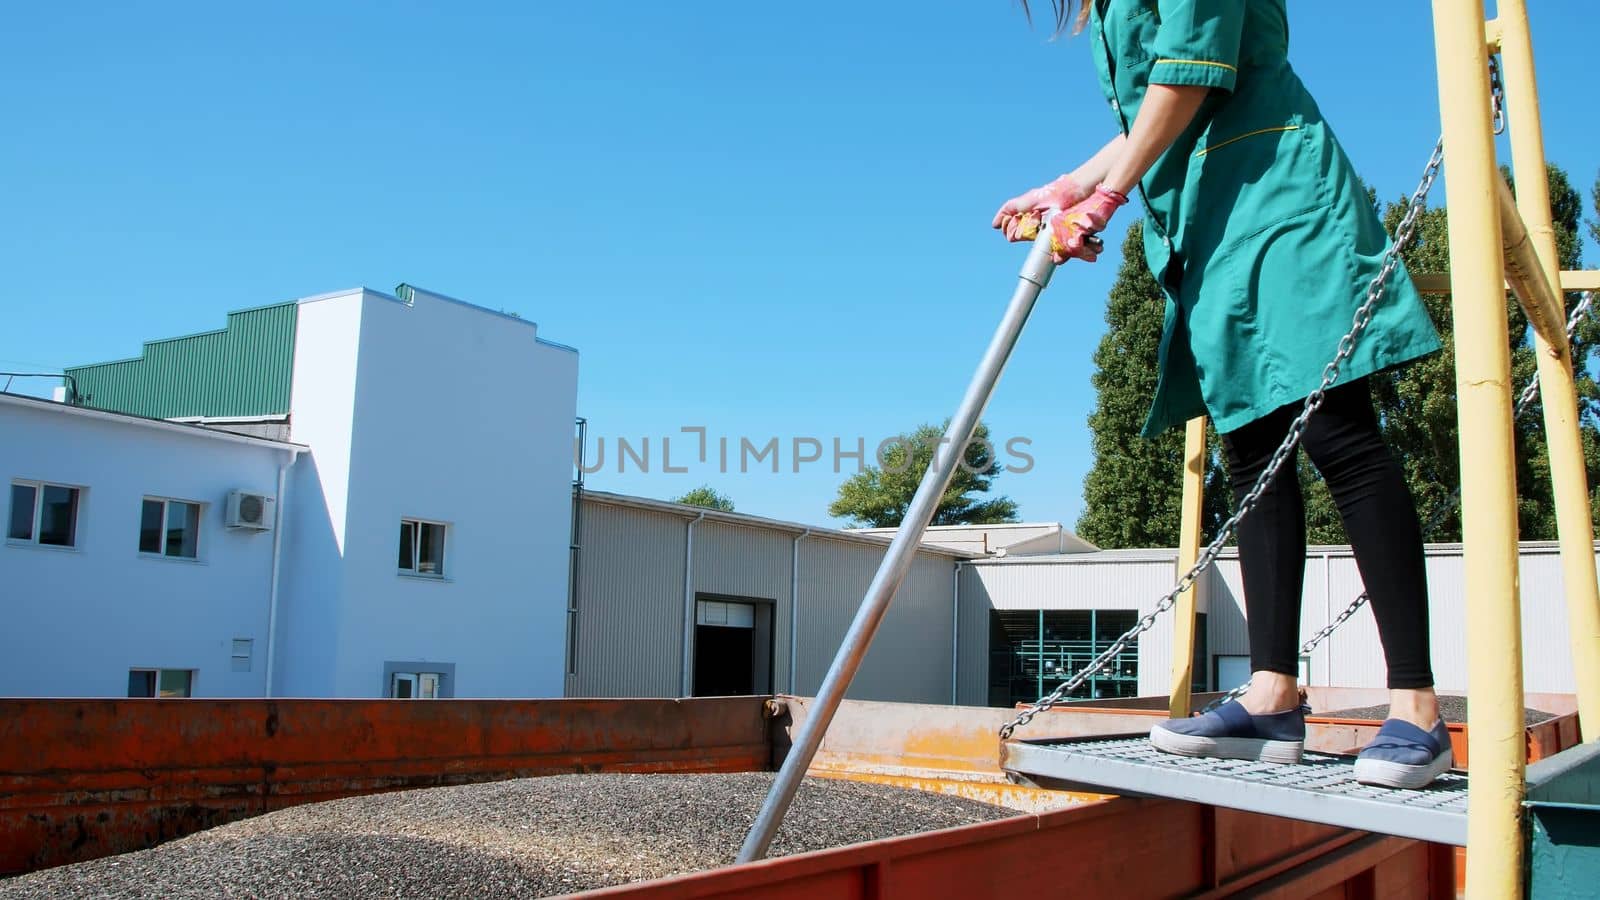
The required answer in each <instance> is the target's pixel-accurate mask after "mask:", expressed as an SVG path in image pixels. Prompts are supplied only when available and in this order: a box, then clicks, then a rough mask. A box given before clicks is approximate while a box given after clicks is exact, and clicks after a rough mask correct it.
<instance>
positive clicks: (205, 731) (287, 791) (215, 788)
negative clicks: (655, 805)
mask: <svg viewBox="0 0 1600 900" xmlns="http://www.w3.org/2000/svg"><path fill="white" fill-rule="evenodd" d="M763 700H764V698H761V697H737V698H716V699H695V700H451V701H406V700H10V699H0V874H5V873H15V872H22V871H32V870H34V869H39V868H44V867H47V866H55V865H61V864H63V863H68V862H75V861H78V860H84V859H93V858H95V857H99V856H106V855H108V854H112V853H122V852H125V851H128V850H138V849H142V848H144V847H150V846H153V845H155V844H157V843H160V842H161V841H164V840H170V839H172V838H176V837H181V836H183V835H186V834H190V833H193V832H195V831H199V830H201V829H204V828H210V827H212V826H215V825H221V824H223V823H226V822H231V821H234V820H235V819H241V818H245V817H247V816H252V815H257V814H259V813H263V812H268V811H271V810H275V809H282V808H284V807H287V806H294V805H296V804H300V803H310V802H314V801H318V800H330V799H333V798H335V797H346V796H350V795H353V794H369V793H374V792H377V791H389V790H400V789H404V788H416V787H432V786H437V785H446V784H463V783H467V782H474V781H494V780H500V779H505V778H520V777H524V776H530V775H553V774H560V773H568V772H597V771H627V772H748V771H759V770H764V769H767V768H770V765H771V759H770V754H771V752H772V750H771V740H770V739H769V738H768V735H767V722H766V720H765V718H764V715H763Z"/></svg>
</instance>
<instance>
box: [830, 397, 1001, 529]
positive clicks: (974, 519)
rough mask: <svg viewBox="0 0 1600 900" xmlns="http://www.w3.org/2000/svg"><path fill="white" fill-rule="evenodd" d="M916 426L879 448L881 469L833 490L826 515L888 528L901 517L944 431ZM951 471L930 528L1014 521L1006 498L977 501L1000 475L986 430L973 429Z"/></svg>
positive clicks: (866, 471)
mask: <svg viewBox="0 0 1600 900" xmlns="http://www.w3.org/2000/svg"><path fill="white" fill-rule="evenodd" d="M948 424H949V423H948V422H946V425H945V426H936V425H920V426H918V427H917V429H916V430H915V431H913V432H912V433H911V434H909V435H905V436H903V437H901V438H900V439H899V440H897V441H895V442H894V443H892V444H890V445H889V446H887V447H885V448H884V450H883V452H882V453H881V454H880V458H879V462H881V463H882V465H881V466H868V467H866V468H865V469H864V470H862V471H861V472H860V473H858V474H856V475H852V476H850V478H849V479H848V480H847V481H845V483H844V484H842V485H840V486H839V495H838V496H837V497H835V498H834V501H833V502H832V503H830V504H828V514H829V515H831V516H838V517H841V518H845V519H848V520H850V523H851V524H852V525H856V526H866V527H871V528H892V527H894V526H897V525H899V524H900V521H901V520H902V519H904V518H905V515H906V510H907V508H909V507H910V506H911V498H912V497H913V496H914V495H915V494H916V492H917V485H919V484H920V483H921V482H922V475H923V473H924V472H926V471H927V470H928V466H929V464H930V463H931V462H932V461H933V451H934V448H936V447H938V446H939V445H940V444H941V443H942V440H943V437H944V430H945V427H947V426H948ZM962 457H963V458H962V463H961V464H960V465H958V466H956V471H955V474H954V476H952V477H951V479H950V486H949V487H948V488H946V489H945V492H944V496H943V497H941V498H940V499H939V506H938V508H937V509H936V510H935V511H934V514H933V524H934V525H988V524H994V523H997V522H1015V521H1017V504H1016V501H1014V500H1012V499H1011V498H1009V497H992V498H989V499H987V500H980V499H979V498H978V497H976V496H975V495H978V494H986V493H988V492H989V490H990V489H991V487H992V486H993V484H994V479H995V478H996V477H997V476H998V475H999V474H1000V473H1001V471H1003V468H1002V466H1001V465H1000V463H999V461H998V459H997V456H996V452H995V448H994V446H993V444H991V443H990V442H989V426H987V425H984V424H981V423H980V424H979V425H978V428H977V431H976V432H975V433H974V434H973V439H972V441H971V442H969V443H968V444H967V446H966V448H965V451H964V452H963V454H962Z"/></svg>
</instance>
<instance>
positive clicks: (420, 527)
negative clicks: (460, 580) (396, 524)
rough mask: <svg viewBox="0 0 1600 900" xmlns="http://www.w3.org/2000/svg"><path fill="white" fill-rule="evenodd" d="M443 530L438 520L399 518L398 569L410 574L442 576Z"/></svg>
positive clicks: (443, 527)
mask: <svg viewBox="0 0 1600 900" xmlns="http://www.w3.org/2000/svg"><path fill="white" fill-rule="evenodd" d="M444 531H445V526H444V525H441V524H439V523H438V522H424V521H422V520H420V519H401V520H400V571H401V572H402V573H405V574H410V575H432V576H434V577H436V578H442V577H443V576H444Z"/></svg>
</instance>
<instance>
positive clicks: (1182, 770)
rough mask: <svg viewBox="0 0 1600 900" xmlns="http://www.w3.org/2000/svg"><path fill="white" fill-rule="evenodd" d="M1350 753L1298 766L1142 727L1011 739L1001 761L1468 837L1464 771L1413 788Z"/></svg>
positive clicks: (1459, 839) (1200, 797)
mask: <svg viewBox="0 0 1600 900" xmlns="http://www.w3.org/2000/svg"><path fill="white" fill-rule="evenodd" d="M1354 763H1355V758H1354V757H1350V756H1332V755H1329V754H1325V753H1307V754H1306V755H1305V758H1304V761H1303V762H1302V763H1301V764H1300V765H1297V766H1287V765H1277V764H1273V763H1261V762H1249V761H1246V760H1236V759H1200V758H1196V757H1191V756H1174V755H1172V754H1169V753H1162V752H1160V751H1158V750H1156V749H1155V748H1154V747H1152V746H1150V740H1149V738H1148V737H1147V736H1146V735H1142V734H1141V735H1118V736H1115V737H1096V738H1074V739H1067V740H1036V741H1012V742H1010V743H1008V744H1006V747H1005V768H1006V770H1007V771H1009V772H1014V773H1017V774H1019V775H1023V776H1026V777H1028V778H1030V779H1032V780H1035V781H1037V782H1039V783H1040V784H1041V785H1043V786H1045V787H1061V788H1071V789H1075V790H1084V789H1087V790H1090V791H1094V792H1096V793H1102V794H1125V795H1138V796H1147V797H1166V798H1169V799H1173V800H1188V801H1191V802H1194V803H1206V804H1210V805H1212V806H1222V807H1227V808H1229V809H1237V810H1243V811H1246V812H1255V813H1262V814H1264V815H1270V816H1283V817H1286V818H1290V819H1301V820H1304V821H1308V822H1320V823H1322V824H1325V825H1337V826H1340V827H1343V828H1355V829H1359V830H1361V831H1370V832H1374V833H1377V834H1392V835H1395V836H1398V837H1408V838H1416V839H1418V840H1424V841H1432V842H1434V843H1439V844H1454V845H1456V846H1459V847H1464V846H1466V843H1467V776H1466V775H1464V774H1461V773H1459V772H1449V773H1446V774H1445V775H1443V776H1441V777H1440V778H1438V779H1437V780H1435V781H1434V782H1433V784H1430V785H1428V786H1427V787H1426V788H1422V789H1420V790H1393V789H1390V788H1380V787H1370V786H1368V785H1364V784H1358V783H1357V782H1356V780H1355V773H1354Z"/></svg>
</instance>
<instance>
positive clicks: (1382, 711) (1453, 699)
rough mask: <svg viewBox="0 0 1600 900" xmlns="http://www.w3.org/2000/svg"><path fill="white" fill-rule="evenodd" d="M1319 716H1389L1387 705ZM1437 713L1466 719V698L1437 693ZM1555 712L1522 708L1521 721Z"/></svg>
mask: <svg viewBox="0 0 1600 900" xmlns="http://www.w3.org/2000/svg"><path fill="white" fill-rule="evenodd" d="M1315 714H1316V715H1319V716H1328V717H1329V718H1334V719H1371V720H1373V721H1382V720H1384V719H1386V718H1388V717H1389V706H1388V704H1384V705H1383V706H1363V707H1360V708H1358V709H1341V710H1338V711H1336V712H1321V711H1320V710H1319V711H1318V712H1317V713H1315ZM1439 715H1440V716H1441V717H1442V718H1443V719H1444V720H1445V721H1446V722H1465V721H1467V698H1465V697H1460V696H1453V695H1445V694H1440V695H1439ZM1555 717H1556V714H1555V713H1548V712H1545V711H1544V710H1542V709H1524V710H1523V711H1522V721H1523V722H1524V723H1525V724H1527V725H1537V724H1539V723H1540V722H1543V721H1544V720H1545V719H1554V718H1555Z"/></svg>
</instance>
